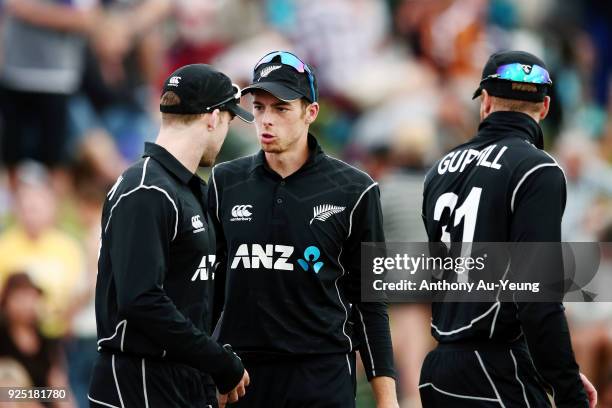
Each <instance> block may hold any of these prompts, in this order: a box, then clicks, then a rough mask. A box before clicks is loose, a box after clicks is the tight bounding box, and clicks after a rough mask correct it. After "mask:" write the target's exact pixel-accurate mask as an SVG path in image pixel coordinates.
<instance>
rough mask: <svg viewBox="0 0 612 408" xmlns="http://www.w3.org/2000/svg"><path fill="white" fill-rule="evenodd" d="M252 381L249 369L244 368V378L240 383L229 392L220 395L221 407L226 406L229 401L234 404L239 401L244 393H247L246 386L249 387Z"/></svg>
mask: <svg viewBox="0 0 612 408" xmlns="http://www.w3.org/2000/svg"><path fill="white" fill-rule="evenodd" d="M250 382H251V379H250V378H249V373H248V372H247V370H244V374H242V379H241V380H240V382H239V383H238V385H237V386H236V387H234V389H233V390H231V391H230V392H228V393H227V394H220V395H219V408H225V406H226V405H227V404H228V403H229V404H232V403H234V402H236V401H238V399H239V398H242V397H244V394H246V387H248V385H249V383H250Z"/></svg>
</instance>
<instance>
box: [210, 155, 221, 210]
mask: <svg viewBox="0 0 612 408" xmlns="http://www.w3.org/2000/svg"><path fill="white" fill-rule="evenodd" d="M215 167H217V166H214V167H213V168H212V174H211V177H212V183H213V186H214V187H215V212H216V213H217V221H219V222H221V218H219V191H217V182H216V181H215Z"/></svg>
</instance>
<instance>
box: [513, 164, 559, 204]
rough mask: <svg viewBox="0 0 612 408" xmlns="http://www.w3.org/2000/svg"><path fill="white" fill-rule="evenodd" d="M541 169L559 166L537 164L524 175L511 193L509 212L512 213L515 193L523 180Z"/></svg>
mask: <svg viewBox="0 0 612 408" xmlns="http://www.w3.org/2000/svg"><path fill="white" fill-rule="evenodd" d="M553 160H554V159H553ZM542 167H559V165H558V164H557V162H554V163H542V164H538V165H537V166H535V167H533V168H532V169H530V170H529V171H528V172H527V173H525V174H524V175H523V177H522V178H521V179H520V180H519V182H518V183H516V187H514V191H513V192H512V199H511V200H510V211H512V212H514V200H515V198H516V193H517V192H518V189H519V188H520V187H521V185H522V184H523V183H524V182H525V180H526V179H527V177H529V175H530V174H531V173H533V172H534V171H536V170H538V169H541V168H542ZM559 168H561V167H559ZM561 172H563V170H561ZM563 177H565V175H563Z"/></svg>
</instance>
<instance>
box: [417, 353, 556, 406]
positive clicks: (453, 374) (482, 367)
mask: <svg viewBox="0 0 612 408" xmlns="http://www.w3.org/2000/svg"><path fill="white" fill-rule="evenodd" d="M419 391H420V394H421V402H422V404H423V408H434V407H456V408H463V407H465V408H477V407H478V408H480V407H482V408H489V407H491V408H492V407H497V408H499V407H500V406H504V407H506V408H514V407H538V408H540V407H550V406H551V405H550V402H549V400H548V396H547V395H546V392H545V391H544V388H543V387H542V386H541V384H540V382H539V380H538V375H537V373H536V371H535V368H534V366H533V363H532V361H531V356H530V355H529V352H528V351H527V347H526V346H525V345H524V343H518V344H515V345H513V346H500V345H487V344H472V345H470V344H441V345H438V347H437V348H436V349H435V350H433V351H432V352H430V353H429V354H428V355H427V357H426V358H425V361H424V362H423V367H422V369H421V379H420V381H419ZM502 404H503V405H502Z"/></svg>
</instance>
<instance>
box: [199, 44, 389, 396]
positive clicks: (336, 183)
mask: <svg viewBox="0 0 612 408" xmlns="http://www.w3.org/2000/svg"><path fill="white" fill-rule="evenodd" d="M243 93H251V94H252V95H253V110H254V116H255V124H256V129H257V136H258V138H259V142H260V144H261V150H260V151H259V152H258V153H257V154H255V155H253V156H248V157H244V158H240V159H237V160H233V161H231V162H227V163H222V164H219V165H217V166H215V167H214V168H213V172H212V177H211V182H210V183H209V202H210V206H211V213H212V214H213V215H214V220H215V221H216V222H217V223H218V224H219V228H218V231H219V234H218V239H219V244H220V248H219V251H218V252H217V256H218V260H219V261H220V262H221V264H220V266H219V268H218V269H217V271H218V273H217V285H218V286H217V287H219V288H220V285H219V284H220V279H221V271H224V272H226V274H227V277H226V280H225V282H226V285H227V286H226V288H225V299H224V300H225V302H224V311H223V315H222V318H221V320H220V323H219V325H218V332H219V336H220V340H221V342H222V343H229V344H231V345H232V347H233V348H234V350H235V351H236V353H238V355H239V356H240V357H241V358H242V361H243V363H244V365H245V367H246V368H247V370H248V371H249V373H250V374H251V378H252V381H251V385H250V387H249V392H248V393H247V395H246V397H245V398H244V399H241V400H240V401H239V402H238V403H237V404H236V406H237V407H271V408H276V407H291V408H300V407H304V408H306V407H308V408H313V407H330V408H331V407H338V408H339V407H342V408H346V407H353V406H354V405H355V354H354V351H355V350H357V349H359V351H360V354H361V359H362V361H363V364H364V366H365V369H366V373H367V377H368V379H369V380H370V382H371V385H372V388H373V390H374V394H375V397H376V400H377V406H378V407H379V408H382V407H397V406H398V403H397V396H396V391H395V380H394V375H395V374H394V369H393V351H392V346H391V338H390V333H389V321H388V317H387V309H386V304H384V303H362V302H361V301H360V244H361V242H362V241H384V234H383V230H382V216H381V209H380V199H379V190H378V186H377V183H376V182H374V181H373V180H372V179H371V178H370V176H368V175H367V174H366V173H364V172H362V171H360V170H358V169H356V168H354V167H352V166H350V165H348V164H346V163H344V162H342V161H340V160H337V159H335V158H332V157H330V156H328V155H326V154H325V153H324V152H323V150H322V149H321V147H320V146H319V144H318V143H317V140H316V139H315V137H314V136H313V135H312V134H310V133H309V132H308V128H309V125H310V124H311V123H312V122H313V121H314V120H315V119H316V117H317V114H318V112H319V105H318V103H317V84H316V79H315V76H314V74H313V72H312V70H311V69H310V68H309V67H308V66H307V65H306V64H304V63H303V62H302V61H301V60H300V59H299V58H298V57H296V56H295V55H293V54H291V53H288V52H282V51H279V52H273V53H270V54H268V55H266V56H264V57H263V58H262V59H261V60H260V61H259V62H258V63H257V64H256V66H255V70H254V78H253V83H252V84H251V85H250V86H249V87H247V88H245V89H244V90H243ZM221 300H222V299H221ZM232 406H234V405H232Z"/></svg>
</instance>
